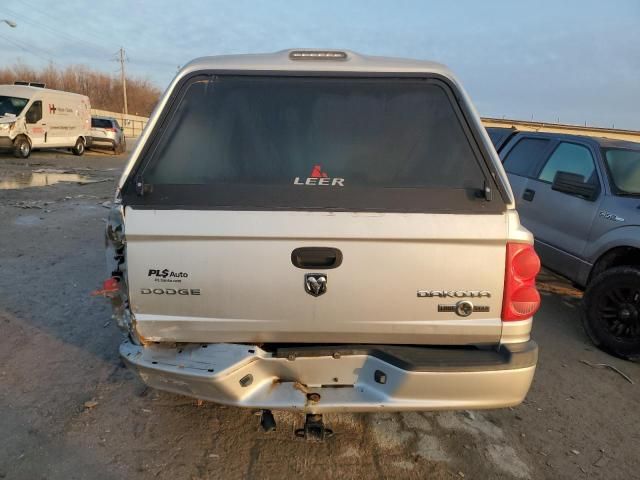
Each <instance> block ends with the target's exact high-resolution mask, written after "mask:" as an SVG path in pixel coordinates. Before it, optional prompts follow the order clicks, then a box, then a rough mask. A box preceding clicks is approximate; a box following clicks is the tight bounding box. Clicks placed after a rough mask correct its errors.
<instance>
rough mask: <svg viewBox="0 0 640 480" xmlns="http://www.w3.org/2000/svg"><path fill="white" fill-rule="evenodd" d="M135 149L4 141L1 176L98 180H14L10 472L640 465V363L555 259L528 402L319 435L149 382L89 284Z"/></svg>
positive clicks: (417, 473)
mask: <svg viewBox="0 0 640 480" xmlns="http://www.w3.org/2000/svg"><path fill="white" fill-rule="evenodd" d="M125 161H126V157H125V156H114V155H111V154H108V153H94V152H88V154H86V155H85V156H84V157H74V156H72V155H70V154H67V153H66V152H46V153H45V152H35V153H34V154H33V155H32V157H31V158H29V159H27V160H18V159H15V158H13V157H11V156H10V155H8V154H0V186H2V185H3V182H5V183H4V185H5V186H6V185H7V182H8V181H12V182H15V181H16V179H18V180H19V181H20V182H22V183H25V182H27V181H29V179H31V178H33V179H34V180H33V181H34V182H40V183H42V176H43V175H44V174H49V175H50V176H51V175H53V174H52V173H51V172H50V171H48V169H49V170H50V169H55V170H57V171H64V172H66V173H76V174H80V175H84V176H86V178H85V180H92V181H96V180H97V181H98V182H97V183H85V184H77V183H57V184H55V185H49V186H40V187H31V188H23V189H4V190H0V333H1V335H0V433H1V434H0V478H7V479H76V478H77V479H85V478H88V479H121V478H160V479H165V478H166V479H169V478H171V479H174V478H186V479H205V478H225V479H234V478H278V479H281V478H287V477H292V476H294V475H295V476H299V477H304V478H344V479H349V478H416V479H417V478H431V479H445V478H478V479H503V478H504V479H511V478H514V479H538V478H549V479H579V478H589V479H605V478H606V479H622V478H624V479H632V478H639V479H640V468H639V467H640V456H639V452H640V413H639V412H640V408H639V407H640V387H639V385H640V365H638V364H634V363H630V362H625V361H622V360H619V359H616V358H613V357H610V356H608V355H606V354H604V353H602V352H600V351H598V350H597V349H595V348H593V347H592V346H591V345H590V344H589V342H588V340H587V339H586V337H585V335H584V333H583V331H582V327H581V325H580V318H579V305H580V293H579V292H577V291H575V290H574V289H573V288H571V286H570V285H568V284H567V283H565V282H563V281H562V280H560V279H558V278H556V277H554V276H553V275H551V274H548V273H545V274H543V275H542V276H541V278H540V288H541V290H542V292H543V304H542V309H541V310H540V312H539V313H538V315H537V316H536V321H535V327H534V333H533V335H534V338H535V339H536V340H537V341H538V342H539V344H540V361H539V367H538V371H537V373H536V377H535V381H534V384H533V387H532V389H531V391H530V393H529V396H528V397H527V399H526V401H525V402H524V404H522V405H521V406H519V407H517V408H511V409H504V410H492V411H483V412H441V413H403V414H388V413H387V414H376V415H364V414H359V415H350V414H340V415H337V414H336V415H327V416H326V419H325V421H326V423H328V424H329V425H330V426H331V427H332V428H333V429H334V430H335V432H336V435H335V436H334V437H333V438H332V439H331V440H329V441H327V442H326V443H324V444H308V443H305V442H304V441H301V440H298V439H296V438H295V437H294V435H293V430H294V429H295V428H299V427H300V426H301V424H302V421H303V418H302V416H301V415H297V414H290V413H276V420H277V422H278V430H277V432H275V433H271V434H266V433H263V432H262V431H261V430H260V428H259V418H258V417H257V416H255V415H254V414H253V412H251V411H247V410H241V409H236V408H228V407H224V406H219V405H215V404H212V403H203V404H198V403H197V402H195V401H194V400H192V399H189V398H186V397H181V396H177V395H172V394H168V393H163V392H158V391H155V390H150V389H148V388H146V387H145V386H144V385H143V384H142V383H141V382H140V381H139V380H138V379H137V378H136V377H135V376H134V375H133V374H132V373H131V372H129V371H127V370H126V369H125V368H123V365H122V364H121V362H120V360H119V358H118V355H117V350H118V344H119V342H120V340H121V334H120V333H119V331H118V330H117V328H116V327H115V325H113V324H111V322H110V321H109V317H110V310H109V307H108V306H107V303H106V302H105V301H104V300H103V299H100V298H93V297H90V296H89V293H90V292H91V291H92V290H94V289H95V288H96V287H98V286H99V285H100V283H101V281H102V280H103V279H104V278H105V275H106V273H105V267H104V251H103V228H104V220H105V217H106V214H107V212H108V210H107V209H106V208H105V206H104V205H103V203H104V202H109V201H110V200H111V198H112V192H113V188H114V183H115V181H116V179H117V177H118V175H119V172H120V171H121V169H122V167H123V165H124V162H125ZM52 178H53V177H52ZM105 205H108V204H105ZM585 360H586V361H588V362H591V363H607V364H610V365H612V366H615V367H617V368H618V369H620V370H621V371H623V372H625V373H626V374H627V375H629V377H631V378H632V379H633V380H634V384H630V383H629V382H627V381H626V380H625V379H624V378H622V377H621V376H620V375H618V374H617V373H616V372H614V371H612V370H610V369H602V368H593V367H590V366H588V365H586V364H585V363H583V361H585Z"/></svg>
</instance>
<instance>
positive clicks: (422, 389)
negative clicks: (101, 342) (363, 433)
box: [120, 341, 538, 413]
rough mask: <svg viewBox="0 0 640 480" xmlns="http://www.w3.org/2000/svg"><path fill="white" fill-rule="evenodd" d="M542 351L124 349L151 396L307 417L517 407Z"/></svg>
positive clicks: (530, 347)
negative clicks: (164, 394) (167, 395)
mask: <svg viewBox="0 0 640 480" xmlns="http://www.w3.org/2000/svg"><path fill="white" fill-rule="evenodd" d="M537 352H538V347H537V345H536V344H535V342H533V341H529V342H524V343H520V344H514V345H502V346H500V347H499V348H496V349H493V350H479V349H452V348H442V349H438V348H429V347H409V346H384V345H383V346H363V345H356V346H344V345H342V346H335V347H331V346H323V347H301V348H281V349H278V350H276V351H275V352H273V353H271V352H267V351H265V350H262V349H260V348H259V347H256V346H249V345H240V344H186V345H177V346H175V345H174V346H165V345H161V344H153V345H150V346H146V347H143V346H138V345H134V344H133V343H131V342H130V341H125V342H124V343H122V345H121V346H120V355H121V356H122V358H123V359H124V361H125V362H126V363H127V365H128V366H129V367H130V368H132V369H133V370H135V371H137V373H138V374H139V375H140V377H141V378H142V380H143V381H144V382H145V383H146V384H147V385H149V386H151V387H154V388H157V389H160V390H166V391H169V392H174V393H179V394H183V395H188V396H191V397H195V398H199V399H203V400H210V401H213V402H217V403H221V404H226V405H234V406H239V407H248V408H260V409H278V410H297V411H303V412H306V413H325V412H336V411H342V412H344V411H353V412H367V411H379V410H387V411H400V410H440V409H482V408H499V407H507V406H513V405H517V404H519V403H520V402H521V401H522V400H523V399H524V397H525V395H526V393H527V391H528V390H529V387H530V385H531V381H532V379H533V374H534V371H535V365H536V361H537Z"/></svg>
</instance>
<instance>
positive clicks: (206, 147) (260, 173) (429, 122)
mask: <svg viewBox="0 0 640 480" xmlns="http://www.w3.org/2000/svg"><path fill="white" fill-rule="evenodd" d="M447 89H448V87H447V86H446V85H445V84H443V83H442V82H440V81H436V80H429V81H425V80H424V79H421V80H415V79H358V78H339V79H338V78H322V77H319V78H313V77H310V78H292V77H234V76H225V77H217V78H212V77H206V78H202V77H196V78H195V79H193V80H191V81H190V83H189V84H188V85H186V86H185V87H184V88H183V90H182V92H181V93H179V94H178V95H179V97H178V98H179V101H176V102H175V104H174V106H173V107H172V111H171V112H169V115H170V116H169V118H168V119H167V121H166V124H165V125H164V126H163V127H162V135H161V136H160V137H159V138H157V139H156V142H155V144H152V145H151V148H150V149H149V152H150V154H149V155H147V156H146V158H143V160H142V161H143V162H144V163H143V165H144V166H143V169H142V176H143V178H144V183H145V184H150V185H153V189H152V191H151V193H150V195H149V196H150V197H153V196H155V198H156V199H157V200H158V201H166V202H167V203H171V202H173V204H185V203H187V204H189V203H192V202H196V203H198V204H203V203H206V204H208V205H213V206H225V205H226V206H230V207H240V208H252V207H256V206H262V207H274V208H289V209H296V208H330V209H358V210H360V209H364V210H387V209H389V208H391V209H394V210H401V211H413V210H418V211H423V210H425V209H430V208H438V209H439V208H447V209H455V208H456V201H453V202H447V200H446V199H445V198H444V197H440V199H439V200H438V201H436V199H435V198H431V200H428V199H426V198H425V195H429V194H430V193H431V194H435V193H436V192H438V193H442V194H443V195H444V196H445V197H447V196H453V197H456V199H457V202H458V203H457V207H460V206H461V205H463V204H464V205H470V204H474V203H478V201H477V200H476V199H475V198H476V197H474V192H477V191H479V190H481V189H482V188H483V184H484V182H485V181H486V180H485V176H484V174H483V170H482V168H481V166H480V161H481V160H480V159H479V158H478V157H477V156H476V155H477V154H476V153H475V151H474V149H473V147H472V145H471V143H470V139H469V134H467V133H466V132H465V129H464V128H463V125H462V123H461V121H460V118H459V115H460V113H459V112H458V111H457V110H456V108H457V106H456V105H455V104H454V101H452V99H453V97H452V95H451V94H450V93H448V90H447ZM162 186H167V188H166V189H163V188H162ZM195 186H201V188H200V189H199V190H198V189H196V188H194V187H195ZM169 187H170V188H169ZM196 191H199V192H200V193H199V194H196ZM436 203H437V205H436ZM447 203H448V204H447Z"/></svg>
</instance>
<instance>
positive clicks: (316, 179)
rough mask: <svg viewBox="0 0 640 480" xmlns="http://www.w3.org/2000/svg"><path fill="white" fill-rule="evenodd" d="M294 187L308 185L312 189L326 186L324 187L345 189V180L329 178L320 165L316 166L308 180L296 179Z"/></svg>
mask: <svg viewBox="0 0 640 480" xmlns="http://www.w3.org/2000/svg"><path fill="white" fill-rule="evenodd" d="M293 184H294V185H307V186H310V187H314V186H315V187H317V186H324V187H344V178H338V177H333V178H331V177H329V175H328V174H327V173H326V172H323V171H322V167H321V166H320V165H315V166H314V167H313V169H312V170H311V175H309V176H308V177H307V178H306V179H305V178H300V177H296V178H295V179H294V180H293Z"/></svg>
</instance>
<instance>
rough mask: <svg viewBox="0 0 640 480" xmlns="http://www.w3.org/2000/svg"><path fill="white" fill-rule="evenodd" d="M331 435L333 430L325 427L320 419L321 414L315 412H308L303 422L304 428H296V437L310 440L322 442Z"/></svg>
mask: <svg viewBox="0 0 640 480" xmlns="http://www.w3.org/2000/svg"><path fill="white" fill-rule="evenodd" d="M331 436H333V430H331V429H330V428H326V427H325V426H324V422H323V421H322V415H317V414H308V415H307V417H306V420H305V422H304V428H299V429H297V430H296V437H300V438H304V439H305V440H310V441H312V442H323V441H325V440H326V439H327V438H329V437H331Z"/></svg>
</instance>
